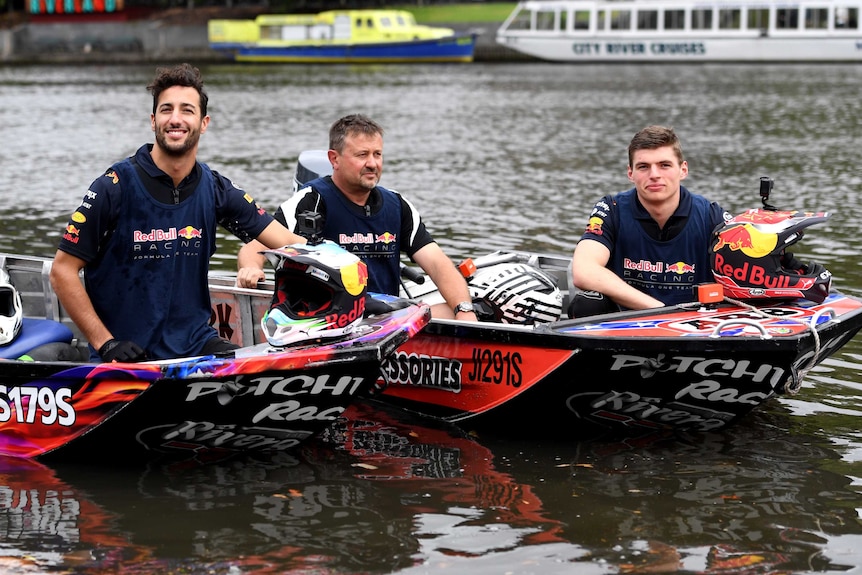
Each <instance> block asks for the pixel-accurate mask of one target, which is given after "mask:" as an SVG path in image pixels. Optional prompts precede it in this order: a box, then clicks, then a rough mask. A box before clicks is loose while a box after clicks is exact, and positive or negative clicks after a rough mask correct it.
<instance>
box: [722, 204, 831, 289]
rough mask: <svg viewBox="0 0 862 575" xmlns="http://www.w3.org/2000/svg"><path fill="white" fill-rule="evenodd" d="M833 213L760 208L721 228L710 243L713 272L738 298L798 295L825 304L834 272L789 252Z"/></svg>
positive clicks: (736, 218) (732, 220) (726, 223)
mask: <svg viewBox="0 0 862 575" xmlns="http://www.w3.org/2000/svg"><path fill="white" fill-rule="evenodd" d="M830 215H831V214H830V213H829V212H800V211H777V210H765V209H754V210H749V211H747V212H745V213H743V214H740V215H738V216H736V217H734V218H732V219H731V220H729V221H727V222H725V223H724V224H723V225H720V226H718V227H717V228H716V229H715V231H714V232H713V238H712V242H711V245H710V255H711V258H712V273H713V276H715V281H717V282H718V283H720V284H721V285H722V286H723V287H724V293H725V294H726V295H728V296H730V297H733V298H737V299H796V298H804V299H808V300H811V301H813V302H816V303H822V302H823V300H824V299H826V296H828V295H829V289H830V287H831V285H832V274H831V273H829V271H828V270H827V269H826V268H824V267H823V266H822V265H821V264H818V263H816V262H809V263H801V262H799V261H798V260H797V259H796V258H795V257H793V254H792V253H790V252H788V251H787V248H789V247H790V246H791V245H793V244H795V243H796V242H798V241H799V240H800V239H801V238H802V235H803V229H804V228H806V227H808V226H810V225H813V224H818V223H820V222H825V221H826V220H827V219H828V218H829V217H830Z"/></svg>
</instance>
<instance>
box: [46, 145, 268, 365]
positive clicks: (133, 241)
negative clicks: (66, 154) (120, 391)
mask: <svg viewBox="0 0 862 575" xmlns="http://www.w3.org/2000/svg"><path fill="white" fill-rule="evenodd" d="M151 148H152V145H151V144H148V145H144V146H142V147H141V148H140V149H139V150H138V151H137V153H136V154H135V155H134V156H133V157H132V158H127V159H125V160H123V161H120V162H118V163H116V164H114V165H113V166H112V167H111V168H109V169H108V170H107V171H106V172H105V174H104V175H103V176H101V177H99V178H98V179H96V180H95V181H94V182H93V183H92V184H91V185H90V189H89V190H87V194H86V195H85V196H84V200H83V201H82V202H81V205H80V206H79V207H78V208H77V209H76V211H75V212H74V213H73V214H72V217H71V218H70V220H69V223H68V225H67V226H66V230H65V233H64V234H63V237H62V239H61V240H60V245H59V248H60V249H61V250H63V251H64V252H67V253H69V254H71V255H73V256H76V257H78V258H80V259H82V260H84V261H85V262H87V264H86V265H85V267H84V283H85V286H86V288H87V293H88V294H89V296H90V299H91V300H92V303H93V306H94V307H95V309H96V312H97V313H98V315H99V317H100V318H101V320H102V322H103V323H104V324H105V326H106V327H107V328H108V329H109V330H110V331H111V333H112V334H113V336H114V337H115V338H117V339H123V340H131V341H134V342H135V343H137V344H138V345H140V346H141V347H142V348H144V350H146V352H147V355H148V356H149V357H150V358H155V359H163V358H172V357H183V356H188V355H195V354H197V353H199V352H200V350H201V349H202V348H203V346H204V345H205V344H206V342H207V341H209V340H210V339H212V338H214V337H216V336H217V333H216V331H215V329H213V328H212V327H211V326H210V325H209V321H210V316H211V314H212V309H211V304H210V296H209V288H208V286H207V275H208V272H209V260H210V257H211V256H212V254H213V253H214V252H215V248H216V243H215V236H216V229H217V227H218V224H221V225H222V226H224V227H225V228H227V229H228V230H229V231H231V232H232V233H234V234H235V235H237V236H238V237H240V239H243V240H244V241H248V240H249V239H252V238H255V237H257V236H258V235H259V234H260V233H261V232H262V231H263V230H264V229H265V228H266V227H267V226H268V225H269V224H270V223H271V222H272V221H273V219H272V216H270V215H269V214H267V213H266V212H265V211H264V210H262V209H261V208H260V207H258V206H257V204H256V203H255V201H254V200H253V199H252V198H251V196H249V195H248V194H246V193H245V192H244V191H242V190H241V189H240V188H238V187H236V186H235V185H233V183H231V181H230V180H228V179H227V178H225V177H224V176H221V175H219V174H218V173H217V172H214V171H212V170H210V169H209V167H207V166H206V165H205V164H201V163H197V164H196V165H195V168H194V170H193V171H192V174H190V175H189V176H188V177H187V178H186V179H185V180H183V182H182V183H181V184H180V186H178V187H175V186H174V185H173V181H172V180H171V178H170V176H168V175H167V174H165V173H164V172H163V171H162V170H160V169H159V168H158V167H156V165H155V164H154V163H153V160H152V156H151V155H150V150H151ZM157 198H158V199H157ZM169 199H173V201H168V202H166V201H165V200H169ZM160 200H162V201H160Z"/></svg>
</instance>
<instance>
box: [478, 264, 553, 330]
mask: <svg viewBox="0 0 862 575" xmlns="http://www.w3.org/2000/svg"><path fill="white" fill-rule="evenodd" d="M468 285H469V288H470V295H471V296H473V302H474V303H475V304H476V307H477V310H478V311H477V314H478V316H479V318H480V319H483V320H490V321H496V322H500V323H511V324H521V325H533V324H534V323H537V322H539V323H541V322H552V321H558V320H559V319H560V314H561V313H562V310H563V296H562V294H561V293H560V290H559V288H557V284H556V282H555V281H554V279H553V278H552V277H551V276H549V275H548V274H546V273H545V272H543V271H541V270H539V269H537V268H535V267H533V266H530V265H526V264H519V263H502V264H496V265H493V266H488V267H485V268H479V270H478V271H477V272H476V273H475V274H474V275H473V277H472V279H471V280H470V281H469V282H468Z"/></svg>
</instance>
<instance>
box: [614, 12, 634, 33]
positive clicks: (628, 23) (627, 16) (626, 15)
mask: <svg viewBox="0 0 862 575" xmlns="http://www.w3.org/2000/svg"><path fill="white" fill-rule="evenodd" d="M610 13H611V30H631V27H632V11H631V10H611V11H610Z"/></svg>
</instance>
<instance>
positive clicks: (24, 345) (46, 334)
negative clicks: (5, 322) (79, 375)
mask: <svg viewBox="0 0 862 575" xmlns="http://www.w3.org/2000/svg"><path fill="white" fill-rule="evenodd" d="M72 337H73V334H72V330H70V329H69V328H68V327H66V326H65V325H63V324H62V323H60V322H57V321H52V320H50V319H32V318H26V317H25V318H24V321H23V322H22V324H21V333H19V334H18V337H17V338H15V341H13V342H11V343H8V344H6V345H0V358H2V359H18V358H19V357H21V356H22V355H26V354H27V352H29V351H30V350H32V349H35V348H37V347H39V346H40V345H45V344H46V343H56V342H62V343H71V341H72Z"/></svg>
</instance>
